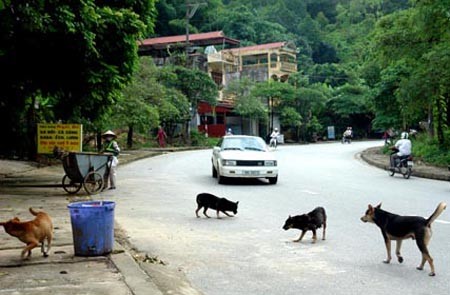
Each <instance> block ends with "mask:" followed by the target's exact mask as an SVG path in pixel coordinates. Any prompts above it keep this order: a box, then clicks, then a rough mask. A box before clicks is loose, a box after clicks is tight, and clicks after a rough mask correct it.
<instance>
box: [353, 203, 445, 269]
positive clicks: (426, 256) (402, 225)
mask: <svg viewBox="0 0 450 295" xmlns="http://www.w3.org/2000/svg"><path fill="white" fill-rule="evenodd" d="M446 207H447V205H446V204H445V203H443V202H441V203H439V205H438V206H437V208H436V210H435V211H434V213H433V214H432V215H431V216H430V217H429V218H428V219H425V218H423V217H419V216H400V215H397V214H393V213H390V212H387V211H384V210H382V209H381V203H380V204H379V205H378V206H375V207H373V206H372V205H369V208H368V209H367V211H366V214H365V215H364V216H363V217H361V221H363V222H372V223H375V224H376V225H377V226H378V227H379V228H380V229H381V233H382V234H383V238H384V242H385V244H386V251H387V259H386V260H385V261H384V263H390V262H391V259H392V257H391V240H395V241H397V248H396V251H395V254H396V255H397V259H398V262H400V263H402V262H403V257H402V256H401V254H400V248H401V246H402V241H403V240H406V239H409V238H412V239H413V240H416V244H417V247H419V250H420V252H422V262H421V263H420V265H419V266H418V267H417V269H418V270H423V267H424V265H425V262H428V264H429V265H430V268H431V272H430V273H429V275H430V276H434V275H435V274H436V273H435V272H434V264H433V258H431V256H430V253H428V248H427V246H428V243H429V242H430V239H431V224H432V223H433V221H434V220H436V218H438V216H439V215H441V213H442V212H443V211H444V210H445V208H446Z"/></svg>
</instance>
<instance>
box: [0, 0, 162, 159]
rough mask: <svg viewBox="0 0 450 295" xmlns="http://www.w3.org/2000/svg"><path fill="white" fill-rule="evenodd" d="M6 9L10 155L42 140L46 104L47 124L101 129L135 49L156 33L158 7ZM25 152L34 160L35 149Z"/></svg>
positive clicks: (141, 1)
mask: <svg viewBox="0 0 450 295" xmlns="http://www.w3.org/2000/svg"><path fill="white" fill-rule="evenodd" d="M1 3H2V6H0V69H1V73H0V74H1V77H0V81H1V83H2V84H1V88H2V91H1V93H0V101H2V103H1V104H0V120H1V122H0V125H1V126H2V127H1V128H2V129H1V130H2V133H3V134H4V135H5V136H7V137H9V138H10V140H8V141H2V144H1V147H0V149H1V150H3V151H5V150H12V149H17V148H20V147H21V146H22V145H23V142H24V141H23V140H21V139H22V138H28V139H32V138H35V124H36V123H37V120H38V118H37V116H36V109H37V108H38V107H41V106H40V102H41V100H40V98H44V99H47V98H48V99H50V100H51V102H52V103H51V105H50V104H49V105H47V106H46V107H48V108H50V107H52V113H53V117H52V118H45V120H48V121H53V120H62V121H70V122H79V121H81V120H82V118H85V119H87V120H89V121H91V122H94V121H95V120H96V119H97V118H98V117H100V116H101V115H102V113H104V112H106V111H107V109H108V108H109V107H110V106H111V105H112V104H114V103H115V102H116V101H117V100H118V99H119V97H120V95H121V90H122V89H123V88H124V87H125V86H126V84H127V83H128V82H129V81H130V80H131V77H132V73H133V69H134V68H135V65H136V62H137V42H136V41H137V40H138V38H140V37H142V36H144V34H147V33H149V32H152V30H153V18H154V16H155V10H154V1H153V0H135V1H132V0H130V1H94V0H86V1H68V0H48V1H31V2H30V1H26V2H24V1H19V0H8V1H2V2H1ZM42 107H44V106H42ZM23 125H25V126H26V127H25V128H23V127H22V126H23ZM26 148H27V149H28V150H29V153H30V154H31V155H33V154H34V153H35V147H34V144H33V141H31V142H28V143H27V146H26Z"/></svg>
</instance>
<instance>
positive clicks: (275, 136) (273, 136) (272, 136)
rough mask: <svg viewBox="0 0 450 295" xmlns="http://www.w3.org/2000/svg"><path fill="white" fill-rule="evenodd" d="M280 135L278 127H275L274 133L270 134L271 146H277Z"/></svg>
mask: <svg viewBox="0 0 450 295" xmlns="http://www.w3.org/2000/svg"><path fill="white" fill-rule="evenodd" d="M278 135H280V132H279V131H278V128H274V129H273V131H272V133H271V134H270V143H269V144H270V146H274V147H277V143H278Z"/></svg>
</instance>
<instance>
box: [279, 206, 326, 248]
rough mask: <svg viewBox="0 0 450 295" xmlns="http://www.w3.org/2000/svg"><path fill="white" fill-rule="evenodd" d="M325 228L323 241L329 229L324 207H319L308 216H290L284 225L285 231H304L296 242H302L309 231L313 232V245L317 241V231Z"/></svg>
mask: <svg viewBox="0 0 450 295" xmlns="http://www.w3.org/2000/svg"><path fill="white" fill-rule="evenodd" d="M322 226H323V232H322V240H325V231H326V228H327V214H326V213H325V209H324V208H322V207H317V208H316V209H314V210H313V211H311V212H309V213H308V214H302V215H297V216H294V217H291V216H290V215H289V217H288V219H287V220H286V222H285V223H284V226H283V229H284V230H288V229H291V228H296V229H299V230H301V231H302V233H301V235H300V237H299V238H298V239H297V240H294V242H300V241H301V240H302V239H303V237H304V236H305V234H306V232H307V231H308V230H310V231H312V232H313V243H315V242H316V240H317V234H316V230H317V229H318V228H321V227H322Z"/></svg>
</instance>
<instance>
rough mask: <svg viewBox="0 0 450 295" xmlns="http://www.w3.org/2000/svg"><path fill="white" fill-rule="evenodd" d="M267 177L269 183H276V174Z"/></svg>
mask: <svg viewBox="0 0 450 295" xmlns="http://www.w3.org/2000/svg"><path fill="white" fill-rule="evenodd" d="M268 179H269V183H270V184H277V181H278V176H276V177H269V178H268Z"/></svg>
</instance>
